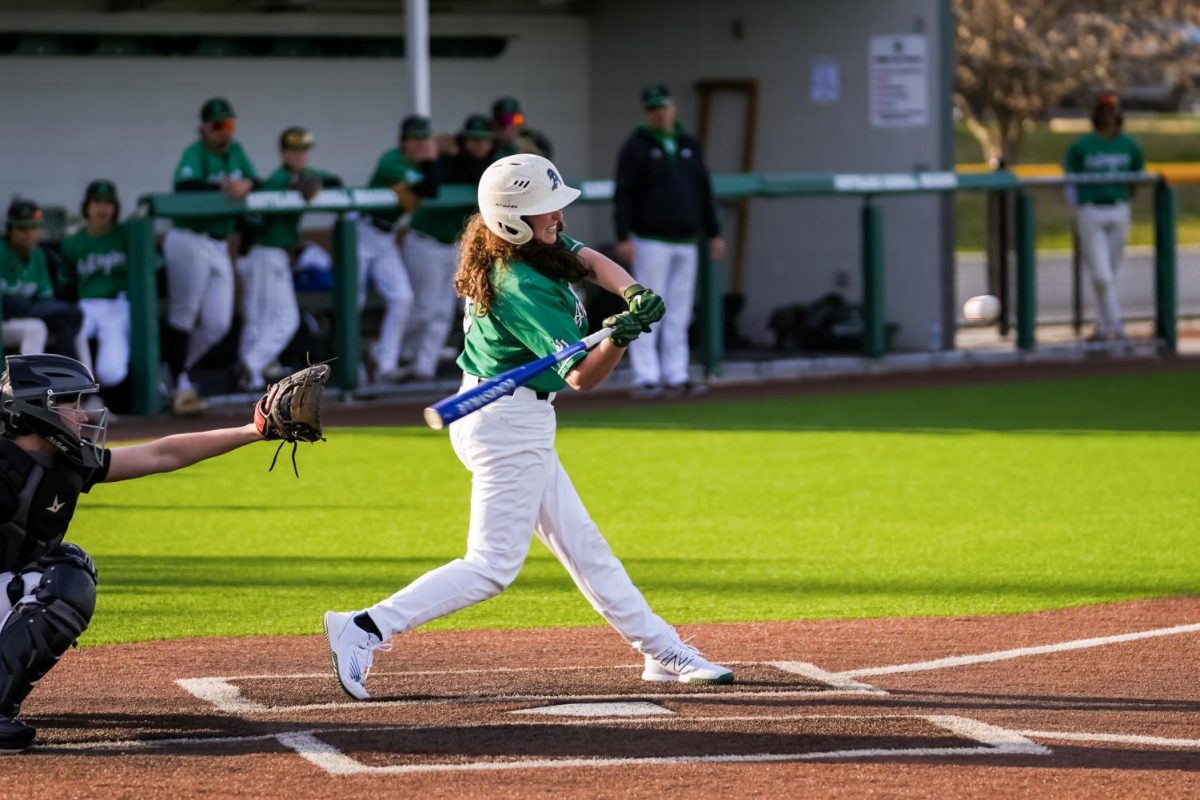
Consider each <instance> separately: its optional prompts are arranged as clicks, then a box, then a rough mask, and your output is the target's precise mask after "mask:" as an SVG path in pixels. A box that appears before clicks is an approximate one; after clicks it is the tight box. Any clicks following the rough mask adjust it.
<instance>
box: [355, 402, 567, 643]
mask: <svg viewBox="0 0 1200 800" xmlns="http://www.w3.org/2000/svg"><path fill="white" fill-rule="evenodd" d="M450 440H451V442H452V443H453V445H454V450H455V452H456V453H457V454H458V457H459V459H461V460H462V462H463V464H464V465H465V466H466V467H467V469H469V470H470V471H471V524H470V529H469V532H468V534H467V552H466V555H465V556H463V558H460V559H456V560H454V561H451V562H450V563H448V564H445V565H444V566H441V567H438V568H437V569H435V570H432V571H431V572H427V573H425V574H424V575H423V576H421V577H420V578H418V579H417V580H415V581H413V582H412V583H411V584H409V585H408V586H406V587H405V588H403V589H401V590H400V591H399V592H397V593H396V594H394V595H392V596H391V597H389V598H387V599H385V600H383V601H381V602H379V603H377V604H375V605H374V606H371V607H370V608H368V609H367V612H368V613H369V614H370V615H371V619H372V620H374V622H375V624H376V625H378V626H379V629H380V632H382V633H383V637H384V639H385V640H386V639H389V638H391V637H392V636H394V635H396V634H397V633H402V632H404V631H407V630H412V629H413V628H416V627H417V626H419V625H423V624H424V623H426V622H429V621H430V620H433V619H437V618H438V617H442V616H445V615H446V614H450V613H452V612H454V611H458V610H459V609H462V608H466V607H467V606H471V605H475V604H476V603H481V602H483V601H484V600H487V599H489V598H491V597H494V596H496V595H497V594H499V593H500V592H501V591H503V590H504V588H505V587H506V586H508V585H509V584H510V583H512V581H513V580H515V579H516V577H517V573H519V572H520V571H521V567H522V566H523V565H524V563H525V556H526V554H527V553H528V552H529V544H530V542H531V540H532V538H533V527H534V523H535V521H536V519H537V516H538V509H539V507H540V505H541V503H542V497H543V495H544V489H545V485H546V481H547V479H548V478H549V476H550V475H551V474H552V472H553V469H554V465H555V460H554V409H553V408H552V407H551V405H550V404H549V403H546V402H543V401H539V400H532V399H522V398H516V397H506V398H502V399H500V400H497V401H496V402H494V403H492V404H491V405H489V406H486V407H485V408H482V409H480V410H479V411H476V412H475V413H474V414H470V415H468V416H467V417H464V418H463V419H461V420H459V421H458V422H455V423H452V424H451V425H450Z"/></svg>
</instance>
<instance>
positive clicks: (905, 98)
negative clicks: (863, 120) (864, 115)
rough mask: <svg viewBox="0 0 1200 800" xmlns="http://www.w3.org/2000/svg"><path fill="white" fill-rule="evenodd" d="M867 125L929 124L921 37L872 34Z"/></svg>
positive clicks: (896, 126)
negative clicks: (869, 117)
mask: <svg viewBox="0 0 1200 800" xmlns="http://www.w3.org/2000/svg"><path fill="white" fill-rule="evenodd" d="M869 61H870V68H869V69H868V71H867V74H868V80H869V81H870V87H869V91H868V93H867V94H868V97H869V101H868V102H869V103H870V106H871V124H872V125H874V126H875V127H877V128H916V127H921V126H923V125H928V124H929V93H928V85H929V60H928V58H927V57H926V40H925V37H924V36H919V35H913V34H900V35H896V36H872V37H871V40H870V49H869Z"/></svg>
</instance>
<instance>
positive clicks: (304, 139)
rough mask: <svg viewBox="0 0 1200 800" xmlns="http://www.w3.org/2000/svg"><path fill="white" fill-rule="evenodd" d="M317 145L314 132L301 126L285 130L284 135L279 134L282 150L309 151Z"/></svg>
mask: <svg viewBox="0 0 1200 800" xmlns="http://www.w3.org/2000/svg"><path fill="white" fill-rule="evenodd" d="M316 143H317V140H316V139H314V138H313V135H312V132H311V131H309V130H308V129H307V128H301V127H300V126H299V125H293V126H292V127H290V128H284V130H283V133H281V134H279V149H280V150H307V149H309V148H310V147H312V146H313V145H314V144H316Z"/></svg>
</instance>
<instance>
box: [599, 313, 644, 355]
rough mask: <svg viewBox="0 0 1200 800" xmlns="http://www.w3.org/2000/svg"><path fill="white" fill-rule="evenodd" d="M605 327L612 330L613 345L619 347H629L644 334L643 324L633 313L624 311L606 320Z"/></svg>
mask: <svg viewBox="0 0 1200 800" xmlns="http://www.w3.org/2000/svg"><path fill="white" fill-rule="evenodd" d="M604 327H606V328H612V332H613V334H612V343H613V344H614V345H616V346H617V347H628V346H629V343H630V342H632V341H633V340H634V339H636V338H637V337H639V336H641V334H642V322H641V320H639V319H638V318H637V317H635V316H634V315H633V312H632V311H622V312H621V313H620V314H614V315H613V316H611V317H608V318H607V319H605V320H604Z"/></svg>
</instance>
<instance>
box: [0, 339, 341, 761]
mask: <svg viewBox="0 0 1200 800" xmlns="http://www.w3.org/2000/svg"><path fill="white" fill-rule="evenodd" d="M328 378H329V367H328V366H326V365H324V364H318V365H316V366H313V367H309V368H308V369H305V370H301V371H300V372H297V373H295V374H294V375H291V376H289V377H288V378H285V379H284V380H283V381H281V382H280V383H278V384H276V385H275V386H273V387H271V389H270V391H268V392H267V394H265V395H264V396H263V397H262V398H261V399H260V400H259V401H258V403H257V404H256V405H255V409H254V421H253V422H252V423H248V424H246V425H243V426H242V427H239V428H223V429H219V430H211V431H202V432H199V433H181V434H176V435H174V436H167V437H165V438H162V439H159V440H157V441H153V442H148V443H146V444H138V445H130V446H128V447H117V448H114V449H111V450H110V449H108V448H106V447H105V440H106V432H107V424H108V420H107V411H106V410H102V411H101V412H100V413H98V414H97V413H96V412H94V411H93V412H92V413H91V414H89V413H88V412H87V411H86V410H84V403H85V402H86V401H87V400H88V398H89V397H90V396H92V395H95V394H96V393H97V392H98V390H99V386H97V384H96V381H95V379H94V378H93V377H92V374H91V373H90V372H89V371H88V369H87V368H86V367H85V366H83V364H81V363H79V362H78V361H76V360H74V359H72V358H67V357H66V356H58V355H46V354H37V355H26V356H9V357H8V359H7V360H6V363H5V370H4V373H3V375H0V422H2V423H3V438H0V753H16V752H21V751H22V750H25V749H27V748H28V747H29V746H30V745H31V744H32V743H33V739H34V735H35V730H34V729H33V728H32V727H30V726H29V725H26V724H24V723H23V722H19V721H17V719H16V717H17V715H18V714H19V713H20V711H21V703H22V702H23V701H24V700H25V698H26V696H27V695H28V694H29V692H30V690H31V689H32V688H33V687H34V684H36V683H37V682H38V680H40V679H41V678H42V676H43V675H45V674H46V673H47V672H49V671H50V668H51V667H53V666H54V665H55V664H56V663H57V662H58V659H59V658H60V657H61V656H62V654H63V653H65V652H66V651H67V648H69V647H71V645H73V644H74V643H75V641H76V639H78V638H79V636H80V634H82V633H83V632H84V631H85V630H87V626H88V623H89V621H90V620H91V617H92V612H93V611H94V610H95V608H96V566H95V564H93V563H92V559H91V558H90V557H89V556H88V554H87V553H85V552H84V551H83V550H82V549H81V548H80V547H79V546H77V545H74V544H69V543H67V542H64V541H63V537H64V536H66V533H67V527H68V526H69V525H70V523H71V518H72V516H74V514H75V504H76V502H77V501H78V500H79V494H80V493H81V492H88V491H91V489H92V487H93V486H95V485H96V484H98V483H106V482H112V481H124V480H129V479H130V478H140V477H143V476H145V475H153V474H155V473H158V472H171V471H173V470H177V469H182V468H184V467H187V466H190V465H192V464H195V463H197V462H199V461H203V460H205V459H208V458H212V457H214V456H218V455H221V454H222V453H227V452H229V451H230V450H235V449H237V448H239V447H241V446H242V445H246V444H250V443H251V442H257V441H262V440H263V439H278V440H282V442H288V441H292V442H296V441H317V440H318V439H321V438H322V436H321V434H322V428H321V421H320V400H321V393H322V390H323V387H324V385H325V382H326V381H327V380H328ZM281 446H282V444H281Z"/></svg>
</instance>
